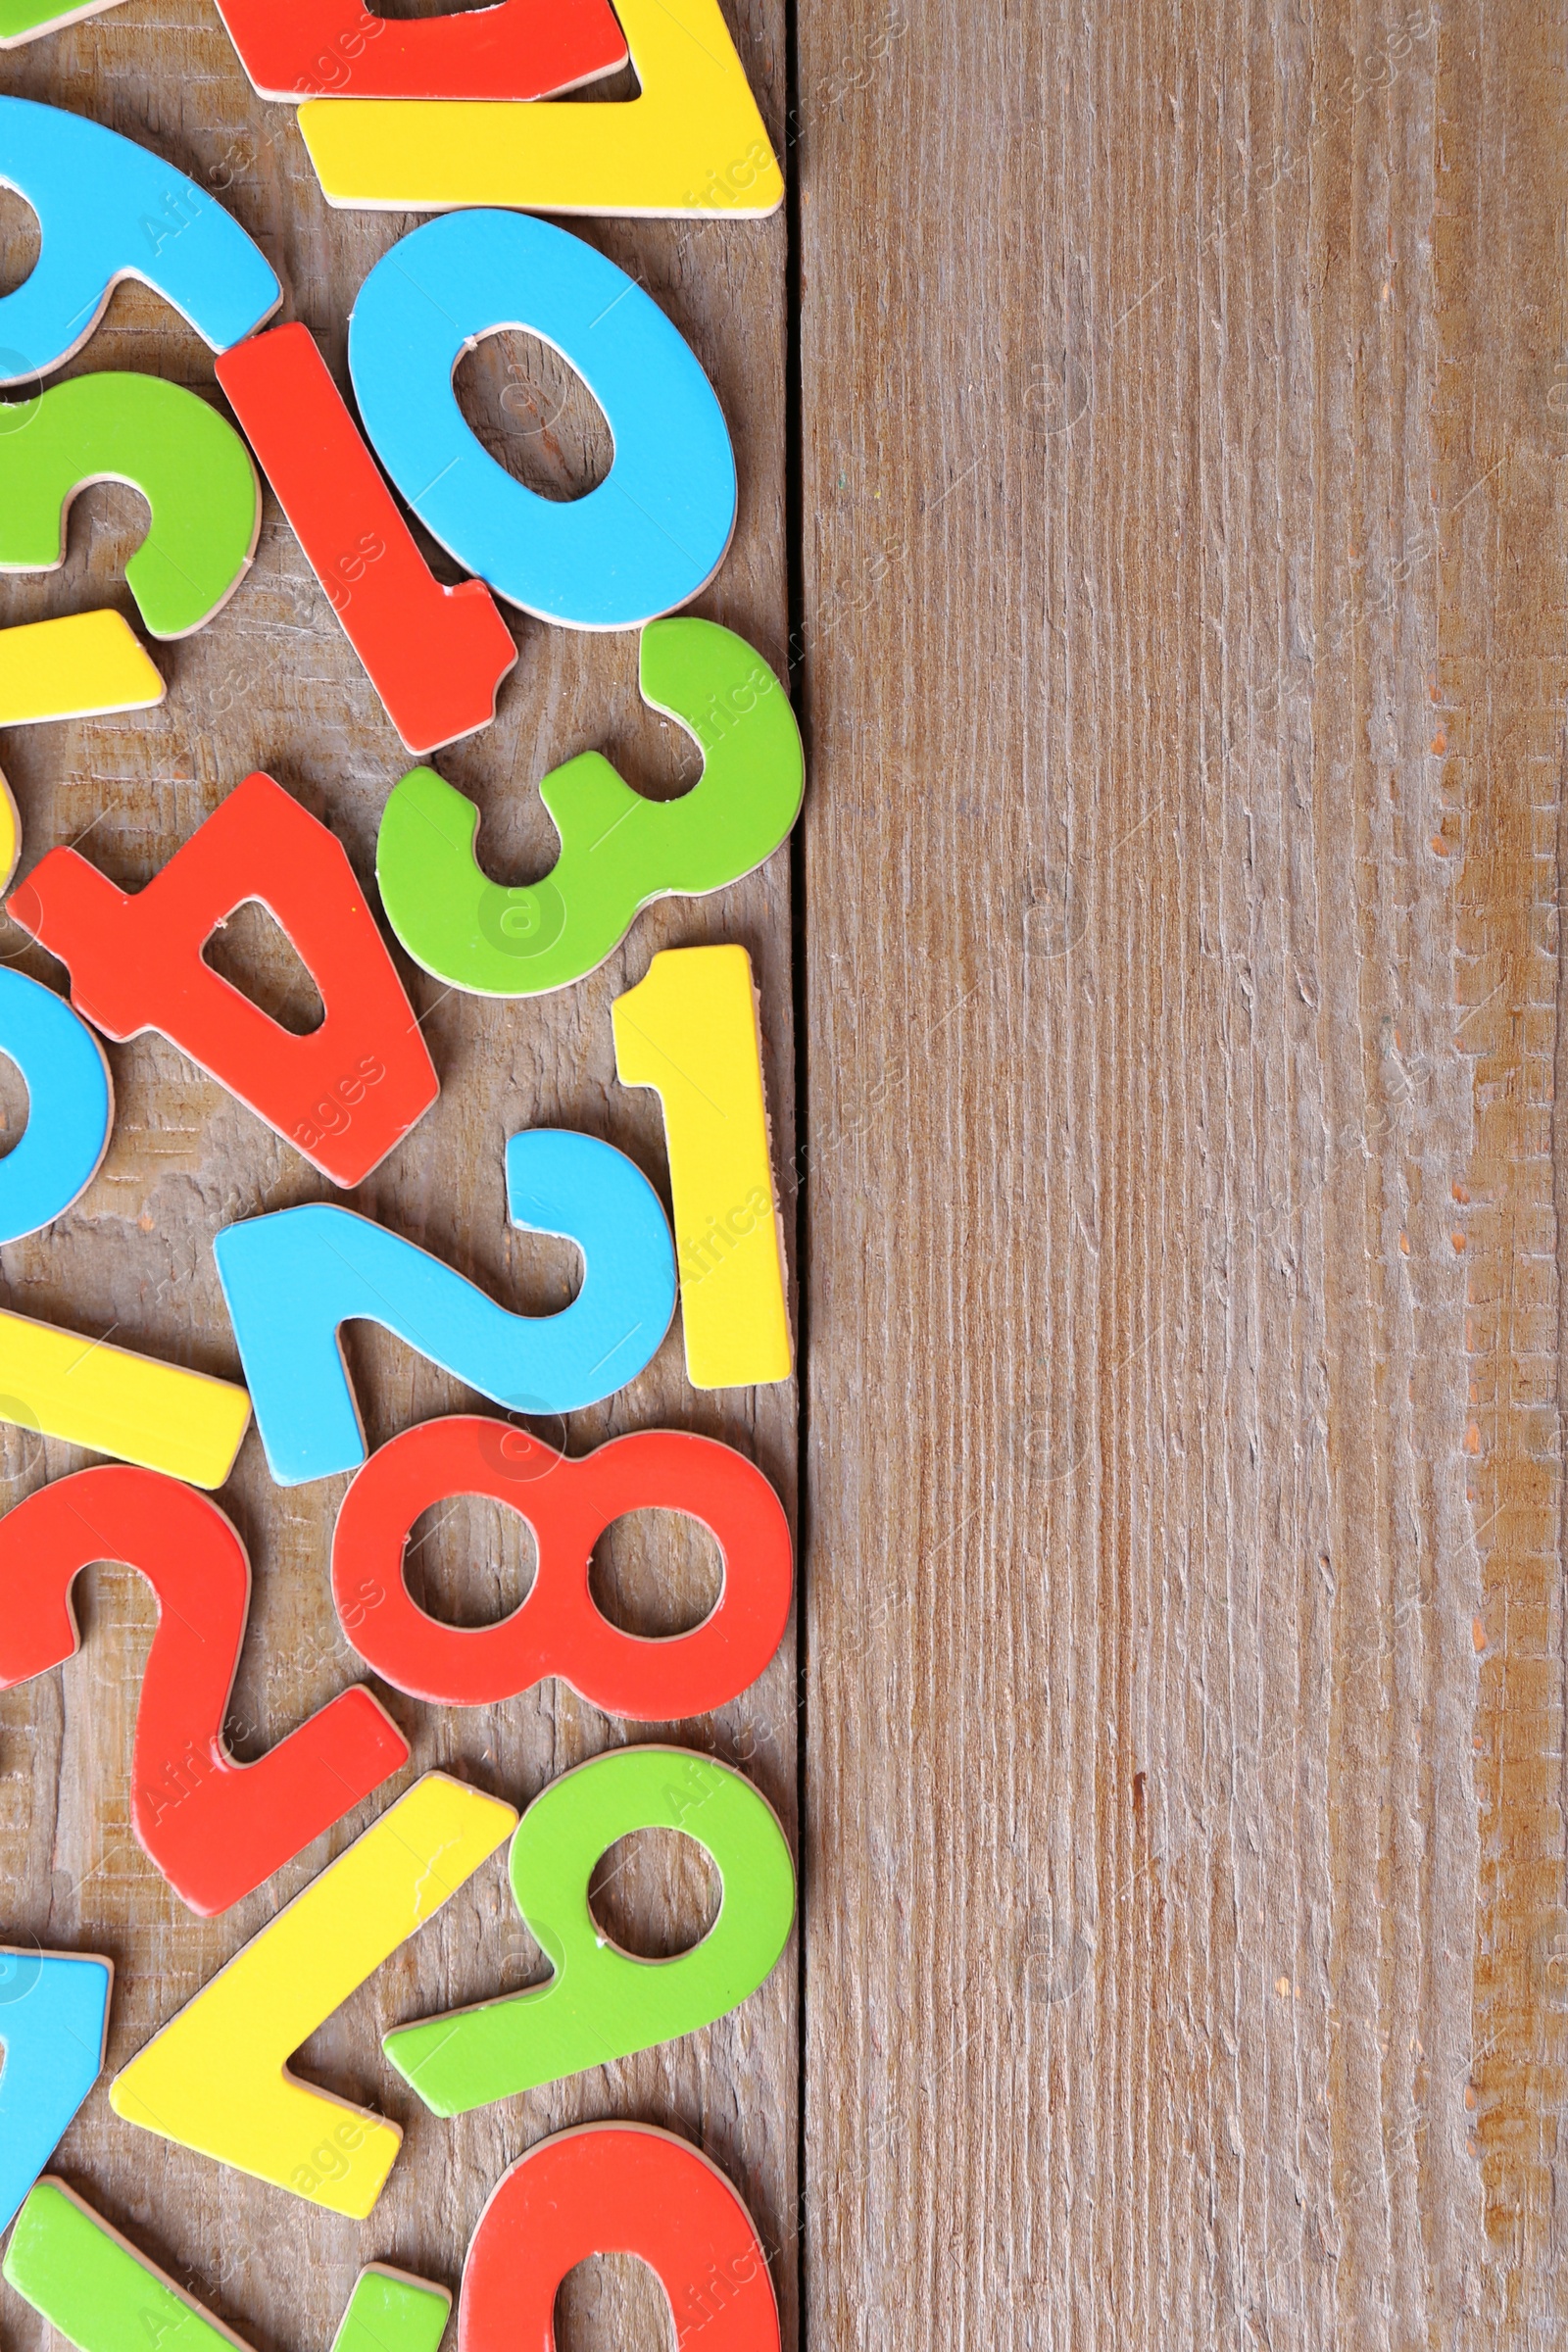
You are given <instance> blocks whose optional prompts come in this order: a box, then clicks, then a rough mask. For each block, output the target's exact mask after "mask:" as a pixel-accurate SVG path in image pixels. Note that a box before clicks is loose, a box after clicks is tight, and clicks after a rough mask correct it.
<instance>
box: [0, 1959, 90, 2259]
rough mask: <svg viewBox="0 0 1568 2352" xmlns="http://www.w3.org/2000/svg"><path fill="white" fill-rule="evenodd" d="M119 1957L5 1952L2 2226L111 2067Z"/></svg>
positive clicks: (0, 2057)
mask: <svg viewBox="0 0 1568 2352" xmlns="http://www.w3.org/2000/svg"><path fill="white" fill-rule="evenodd" d="M114 1981H115V1970H114V1963H113V1962H112V1961H110V1960H100V1959H98V1958H95V1957H89V1956H88V1955H87V1954H85V1953H82V1952H38V1951H27V1950H23V1949H22V1948H20V1947H19V1946H16V1945H10V1946H7V1947H6V1948H5V1949H4V1950H0V2230H6V2229H10V2227H11V2224H12V2222H13V2220H14V2219H15V2217H16V2212H17V2208H18V2206H19V2205H20V2204H21V2203H22V2200H23V2198H24V2197H25V2195H26V2193H27V2191H28V2189H29V2188H31V2186H32V2184H33V2182H34V2181H35V2180H37V2178H38V2175H39V2174H40V2173H41V2172H42V2171H43V2168H44V2166H45V2165H46V2164H47V2163H48V2161H49V2159H50V2157H51V2156H52V2155H53V2153H54V2151H55V2149H56V2147H57V2146H58V2145H59V2143H60V2140H61V2138H62V2137H63V2136H64V2133H65V2130H66V2127H67V2125H68V2124H69V2123H70V2122H71V2119H72V2117H73V2115H74V2114H75V2112H76V2110H77V2108H78V2107H79V2106H80V2105H81V2102H82V2100H83V2099H84V2098H85V2097H86V2096H87V2093H88V2091H89V2090H91V2088H92V2086H93V2084H94V2083H95V2082H97V2080H98V2077H99V2075H100V2074H101V2073H102V2071H103V2063H104V2044H105V2042H106V2041H107V2039H108V2036H109V1993H110V1988H111V1986H112V1985H113V1984H114Z"/></svg>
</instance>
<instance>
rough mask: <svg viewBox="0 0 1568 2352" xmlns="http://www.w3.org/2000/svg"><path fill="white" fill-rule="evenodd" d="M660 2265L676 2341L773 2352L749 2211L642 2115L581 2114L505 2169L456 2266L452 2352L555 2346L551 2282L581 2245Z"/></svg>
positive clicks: (583, 2252) (769, 2303)
mask: <svg viewBox="0 0 1568 2352" xmlns="http://www.w3.org/2000/svg"><path fill="white" fill-rule="evenodd" d="M612 2253H613V2254H635V2255H636V2256H637V2257H638V2258H639V2260H641V2261H643V2262H646V2263H647V2264H648V2265H649V2267H650V2268H651V2269H652V2270H653V2271H654V2272H655V2273H656V2274H657V2275H658V2278H659V2279H660V2282H661V2284H662V2287H663V2289H664V2292H665V2294H666V2295H667V2296H668V2297H669V2304H670V2309H671V2311H672V2312H673V2314H674V2319H675V2331H676V2332H675V2341H676V2342H677V2343H678V2344H680V2345H685V2344H686V2343H687V2341H688V2339H689V2338H691V2337H694V2336H696V2335H697V2334H698V2333H699V2332H700V2333H701V2335H702V2337H703V2342H704V2347H705V2352H778V2346H779V2327H778V2304H777V2302H776V2301H775V2299H774V2295H773V2281H772V2279H771V2278H770V2277H769V2275H768V2268H767V2257H766V2255H765V2254H764V2253H763V2251H762V2247H761V2243H760V2240H759V2238H758V2235H757V2230H756V2229H755V2227H754V2226H753V2223H752V2217H751V2215H750V2214H749V2213H748V2212H747V2210H746V2207H745V2206H744V2205H743V2204H742V2202H741V2200H740V2198H739V2197H738V2196H737V2195H736V2193H735V2191H734V2189H733V2188H732V2187H731V2186H730V2184H729V2182H728V2181H727V2180H725V2178H724V2176H723V2174H722V2173H721V2172H720V2171H719V2169H718V2167H717V2165H716V2164H713V2163H711V2161H710V2160H709V2158H708V2157H706V2156H704V2155H703V2154H702V2153H701V2151H700V2150H699V2149H697V2148H694V2147H690V2146H688V2144H687V2142H686V2141H685V2140H683V2139H677V2138H676V2137H675V2135H674V2133H673V2132H671V2131H657V2130H655V2128H654V2127H653V2126H652V2125H650V2124H579V2125H578V2126H577V2128H576V2130H575V2131H558V2132H557V2133H556V2134H555V2136H554V2137H553V2138H551V2139H543V2140H541V2141H540V2142H539V2144H538V2145H537V2147H532V2148H530V2149H529V2150H528V2153H527V2155H526V2156H522V2157H519V2158H518V2160H517V2162H516V2163H515V2165H514V2166H513V2167H512V2169H511V2171H510V2172H507V2173H503V2175H502V2177H501V2179H500V2180H499V2181H497V2183H496V2186H495V2188H494V2189H493V2190H492V2191H491V2195H490V2200H489V2202H488V2204H487V2205H486V2206H485V2209H484V2211H483V2212H482V2213H481V2214H480V2216H479V2222H478V2227H477V2228H476V2229H475V2230H474V2233H473V2238H472V2242H471V2243H470V2245H469V2247H468V2259H467V2262H466V2264H465V2266H464V2272H463V2299H462V2301H461V2303H460V2304H459V2306H458V2352H513V2347H514V2346H515V2345H526V2346H528V2347H529V2352H556V2295H557V2292H558V2290H559V2288H560V2286H561V2282H562V2280H563V2279H564V2278H565V2276H566V2273H567V2272H568V2271H570V2270H574V2269H575V2268H576V2266H577V2264H578V2263H579V2262H583V2261H586V2259H587V2258H588V2256H589V2255H591V2254H612Z"/></svg>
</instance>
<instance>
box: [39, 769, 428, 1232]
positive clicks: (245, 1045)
mask: <svg viewBox="0 0 1568 2352" xmlns="http://www.w3.org/2000/svg"><path fill="white" fill-rule="evenodd" d="M251 899H256V900H260V902H261V904H262V905H263V906H264V907H267V908H268V909H269V910H270V913H271V914H272V915H273V916H274V917H275V918H276V921H277V923H278V924H279V926H280V928H281V929H282V930H283V931H284V933H285V934H286V935H287V937H288V938H289V940H290V941H291V942H292V943H293V945H294V947H295V948H296V949H297V950H298V952H299V954H300V956H302V957H303V959H304V961H305V962H306V963H307V964H308V965H309V967H310V971H311V975H312V977H313V979H314V980H315V981H316V984H317V987H318V988H319V991H320V994H321V998H322V1000H323V1002H324V1004H325V1006H326V1017H325V1018H324V1020H323V1021H322V1022H321V1024H320V1026H319V1028H318V1029H315V1030H313V1031H312V1032H311V1033H310V1035H309V1036H306V1037H296V1036H295V1035H293V1033H292V1032H291V1031H289V1030H287V1029H285V1028H284V1027H283V1026H282V1024H281V1023H280V1022H278V1021H274V1020H273V1019H271V1017H270V1015H269V1014H267V1013H265V1012H263V1010H262V1009H261V1006H260V1005H254V1004H252V1002H251V1000H250V998H249V997H247V996H244V995H243V994H242V993H241V991H240V990H239V989H237V988H235V987H233V986H232V984H231V983H230V982H229V981H227V980H225V979H224V978H223V977H222V975H221V973H220V972H216V971H215V970H214V969H213V967H212V965H211V964H210V963H208V962H207V961H206V959H205V957H204V956H203V953H202V951H203V949H204V947H205V946H206V944H207V942H208V940H209V939H211V937H212V935H213V933H214V932H215V931H216V930H217V929H218V928H219V927H220V925H221V924H222V923H223V922H225V921H226V920H227V918H228V917H229V916H230V915H231V914H232V913H233V912H234V910H235V908H236V907H241V906H243V905H244V904H245V903H246V901H247V900H251ZM6 906H7V910H8V912H9V913H11V914H12V915H14V916H15V918H16V920H17V921H18V922H19V923H20V924H21V925H22V927H23V929H24V930H25V931H26V932H29V933H30V934H31V936H32V937H33V938H34V939H36V940H38V941H39V942H40V944H41V945H42V946H44V947H46V948H47V949H48V950H49V952H50V954H51V955H52V956H59V957H60V960H61V961H62V963H64V964H66V965H68V966H69V968H70V972H71V1001H72V1003H73V1005H74V1006H75V1007H76V1009H77V1011H78V1012H80V1013H81V1014H82V1015H83V1017H84V1018H85V1019H87V1020H89V1021H91V1022H92V1024H93V1026H94V1028H96V1029H101V1030H102V1031H103V1032H104V1033H105V1035H106V1036H108V1037H113V1038H118V1039H121V1040H123V1039H125V1038H129V1037H137V1036H139V1035H141V1033H142V1032H143V1031H145V1030H148V1029H156V1030H158V1031H160V1032H161V1034H162V1035H163V1036H165V1037H167V1038H168V1039H169V1040H170V1042H171V1043H172V1045H176V1046H178V1047H179V1048H180V1050H181V1051H182V1052H183V1053H186V1054H189V1055H190V1056H191V1058H192V1060H193V1061H196V1062H199V1063H200V1065H201V1067H202V1068H203V1069H204V1070H206V1071H207V1072H208V1074H209V1076H211V1077H213V1078H216V1079H217V1081H218V1083H219V1085H220V1086H224V1087H227V1089H228V1091H229V1092H230V1094H232V1095H236V1096H237V1097H238V1098H239V1100H240V1101H241V1102H242V1103H245V1104H247V1106H248V1107H249V1108H250V1109H251V1110H253V1111H254V1112H255V1113H256V1115H257V1117H258V1118H260V1119H264V1120H265V1121H266V1122H267V1124H268V1126H270V1127H271V1128H273V1129H274V1130H275V1131H276V1132H277V1134H279V1135H281V1136H283V1137H284V1138H285V1139H286V1141H287V1142H289V1143H291V1144H292V1145H293V1146H294V1148H295V1150H296V1151H297V1152H303V1154H304V1155H305V1157H306V1158H307V1159H308V1160H310V1161H311V1163H312V1164H313V1166H315V1167H318V1168H319V1169H320V1171H321V1173H322V1175H323V1176H329V1177H330V1178H331V1180H332V1182H333V1183H334V1184H339V1185H343V1186H350V1185H356V1184H360V1183H363V1181H364V1180H365V1178H366V1177H367V1176H368V1174H369V1173H370V1170H371V1169H372V1168H374V1167H376V1166H378V1165H379V1163H380V1162H381V1161H382V1160H383V1159H384V1158H385V1157H386V1155H387V1153H388V1152H390V1151H392V1150H393V1149H394V1148H395V1147H396V1146H397V1145H398V1144H400V1143H401V1142H402V1140H403V1138H404V1137H405V1136H406V1135H407V1134H408V1132H409V1130H410V1128H411V1127H413V1126H414V1125H415V1124H416V1122H417V1120H418V1119H420V1118H422V1117H423V1115H424V1113H425V1111H427V1110H428V1109H429V1107H430V1105H431V1103H433V1102H434V1101H435V1099H436V1096H437V1095H438V1093H439V1092H440V1081H439V1080H438V1079H437V1077H436V1074H435V1065H434V1063H433V1062H432V1061H431V1059H430V1054H429V1049H428V1048H427V1047H426V1045H425V1043H424V1038H423V1035H422V1033H421V1031H420V1029H419V1026H418V1023H417V1021H416V1019H415V1017H414V1012H413V1008H412V1006H411V1005H410V1004H409V1000H408V998H407V996H406V995H405V993H404V989H403V983H402V982H401V981H400V980H399V978H398V976H397V972H396V971H395V969H394V968H393V963H392V958H391V956H389V955H388V953H387V950H386V946H385V944H384V942H383V940H382V938H381V934H380V932H379V931H378V930H377V929H376V927H375V918H374V917H373V915H372V914H371V912H370V909H369V907H368V905H367V904H366V899H365V893H364V892H363V891H362V890H361V888H360V886H359V883H358V882H357V881H356V880H355V876H354V868H353V867H352V865H351V864H350V863H349V859H348V855H347V852H346V851H345V850H344V848H343V845H342V843H341V842H340V841H339V840H338V839H337V837H336V836H335V834H333V833H331V832H329V831H328V829H327V827H326V826H325V825H323V824H321V823H319V821H318V819H317V818H316V817H314V816H312V815H311V814H310V812H309V810H308V809H302V808H301V807H300V805H299V803H298V802H297V801H294V800H291V799H290V797H289V795H288V794H287V793H286V792H284V790H283V789H282V787H281V785H278V784H275V783H274V782H273V781H272V779H271V777H270V776H268V775H264V774H262V773H261V772H260V771H258V772H257V773H256V774H254V775H250V776H247V777H246V779H245V781H244V783H243V784H240V785H237V786H236V787H235V789H234V791H232V792H231V793H230V794H229V795H228V797H227V799H226V800H224V801H221V802H220V803H219V806H218V808H217V809H215V810H214V811H213V814H212V815H211V816H210V817H209V818H208V819H207V822H206V823H205V824H204V825H202V826H201V827H200V828H199V830H198V831H197V832H195V833H193V834H192V836H191V838H190V840H189V841H187V842H186V843H185V845H184V847H183V848H182V849H180V850H178V851H176V852H175V854H174V856H173V857H172V858H171V859H170V861H169V863H168V864H167V865H166V866H165V867H164V868H163V869H162V871H161V872H159V873H157V874H155V875H154V877H153V879H152V881H151V882H149V883H148V884H147V887H146V888H145V889H144V890H139V891H136V892H134V893H131V892H128V891H123V890H119V889H117V888H116V886H115V884H114V883H112V882H111V881H110V880H109V879H108V877H107V875H104V874H102V873H100V872H99V871H98V868H97V867H96V866H95V865H92V864H90V863H89V861H88V860H87V859H86V858H83V857H82V856H81V854H80V852H79V851H77V850H73V849H60V850H51V851H50V853H49V855H48V857H47V858H44V859H43V860H42V861H41V863H40V864H38V865H36V866H35V867H34V868H33V870H32V873H31V874H30V875H29V876H28V878H27V880H26V881H25V883H23V884H22V886H21V888H20V889H18V890H14V891H13V892H12V894H11V896H10V898H9V899H8V900H7V902H6Z"/></svg>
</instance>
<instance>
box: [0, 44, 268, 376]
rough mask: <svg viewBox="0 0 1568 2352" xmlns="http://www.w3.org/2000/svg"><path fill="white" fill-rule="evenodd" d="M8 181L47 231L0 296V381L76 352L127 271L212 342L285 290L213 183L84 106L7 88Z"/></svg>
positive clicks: (235, 333) (3, 167)
mask: <svg viewBox="0 0 1568 2352" xmlns="http://www.w3.org/2000/svg"><path fill="white" fill-rule="evenodd" d="M83 13H85V12H83ZM39 29H40V30H41V29H42V27H41V26H40V27H39ZM0 186H5V187H8V188H15V189H16V191H17V194H18V195H19V196H22V197H24V198H25V200H26V202H27V203H28V204H30V205H31V207H32V209H33V211H34V212H35V213H36V214H37V216H38V222H39V226H40V228H41V230H42V237H43V242H42V250H41V251H40V253H39V255H38V259H37V263H36V265H35V266H34V268H33V270H32V273H31V275H30V276H29V277H27V278H25V280H24V282H23V283H22V284H21V285H20V286H18V287H17V289H16V291H15V292H14V293H11V294H7V295H5V296H3V297H0V383H7V384H21V383H26V382H27V381H28V380H29V379H30V378H31V377H33V376H38V375H47V374H48V373H49V371H50V369H51V368H58V367H59V366H60V363H61V362H62V360H69V359H70V357H71V355H72V353H73V351H78V350H79V349H80V348H81V346H82V344H83V343H85V342H86V340H87V337H88V336H89V335H90V334H91V333H92V330H93V328H94V327H95V326H96V325H97V323H98V321H99V319H101V318H102V316H103V313H104V306H105V305H106V304H107V302H108V300H109V297H110V295H111V294H112V293H113V291H114V289H115V287H116V286H117V285H118V284H119V283H120V281H121V279H122V278H123V277H139V278H140V279H141V281H142V283H143V284H144V285H148V286H151V287H152V288H153V291H154V292H155V293H158V294H162V295H163V296H164V298H165V300H166V301H168V302H172V304H173V306H174V308H175V310H177V311H178V312H179V313H180V315H181V317H182V318H185V319H189V321H190V323H191V325H192V326H193V327H194V328H195V329H196V332H197V333H198V334H199V335H200V336H201V338H202V340H203V341H204V342H205V343H208V344H210V345H211V347H212V349H213V350H214V351H226V350H227V348H228V346H229V345H230V344H231V343H237V342H238V341H239V339H240V337H241V336H242V335H248V334H249V333H250V332H251V331H252V329H253V328H255V327H258V326H260V325H261V323H262V320H263V319H266V318H269V317H270V315H271V313H272V312H273V311H275V310H276V308H277V306H278V304H279V303H280V302H281V301H282V299H283V289H282V287H281V286H280V285H279V284H278V282H277V279H276V277H275V276H274V275H273V273H272V271H271V270H270V268H269V266H268V264H267V262H266V261H265V260H264V259H263V257H262V254H261V252H260V249H259V248H258V247H257V246H256V245H254V244H253V243H252V242H251V240H250V238H249V237H248V236H247V235H246V234H245V231H244V230H243V229H242V228H241V226H240V224H239V222H238V221H235V220H233V219H231V218H230V216H229V215H228V214H227V213H225V212H224V210H223V208H222V206H221V204H219V203H218V202H217V201H216V199H215V198H213V197H212V196H210V195H209V194H208V193H207V191H206V189H205V188H199V187H198V186H197V185H196V182H195V181H194V180H193V179H187V178H186V176H185V174H184V172H176V171H175V170H174V167H173V165H172V164H166V163H165V162H164V160H163V157H162V156H158V155H153V154H151V153H150V152H149V151H148V149H147V148H145V147H138V146H137V145H136V143H135V141H134V140H132V139H123V138H122V137H121V136H120V134H119V132H118V131H113V130H106V129H105V128H104V126H103V124H102V123H92V122H89V121H88V120H87V118H86V117H85V116H84V115H69V114H67V113H65V111H64V110H63V109H62V108H60V107H58V106H39V105H37V104H36V103H35V102H34V101H33V100H31V99H28V98H0Z"/></svg>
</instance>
